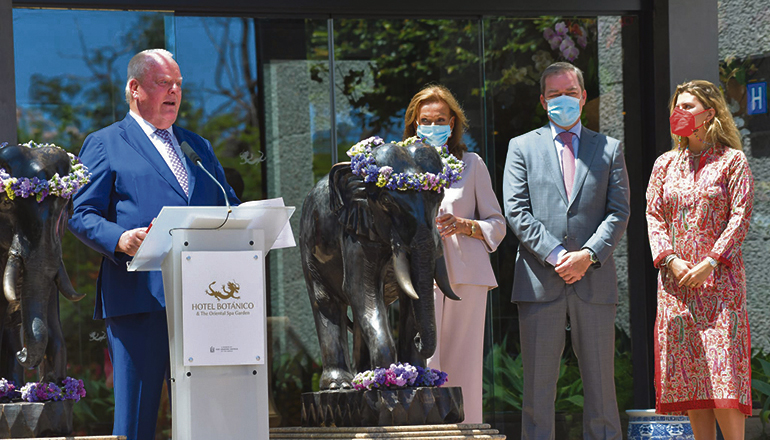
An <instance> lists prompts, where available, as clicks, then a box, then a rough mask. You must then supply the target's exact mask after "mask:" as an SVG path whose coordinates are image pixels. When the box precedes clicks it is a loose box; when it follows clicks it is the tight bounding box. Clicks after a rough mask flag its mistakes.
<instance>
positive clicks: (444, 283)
mask: <svg viewBox="0 0 770 440" xmlns="http://www.w3.org/2000/svg"><path fill="white" fill-rule="evenodd" d="M434 279H435V280H436V285H438V288H439V289H441V291H442V292H444V295H445V296H446V297H447V298H449V299H453V300H455V301H462V298H460V297H459V296H457V295H456V294H455V292H454V290H452V285H451V283H450V282H449V274H448V273H447V271H446V262H445V261H444V256H443V255H442V256H440V257H438V258H436V273H435V274H434Z"/></svg>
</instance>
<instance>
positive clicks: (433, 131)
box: [417, 125, 452, 147]
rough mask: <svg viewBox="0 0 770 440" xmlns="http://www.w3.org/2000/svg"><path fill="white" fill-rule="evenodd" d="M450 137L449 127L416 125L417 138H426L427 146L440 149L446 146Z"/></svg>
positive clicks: (450, 129)
mask: <svg viewBox="0 0 770 440" xmlns="http://www.w3.org/2000/svg"><path fill="white" fill-rule="evenodd" d="M451 135H452V127H451V126H449V125H418V126H417V136H420V137H421V138H426V140H427V142H428V145H432V146H434V147H440V146H442V145H444V144H446V141H447V140H449V136H451Z"/></svg>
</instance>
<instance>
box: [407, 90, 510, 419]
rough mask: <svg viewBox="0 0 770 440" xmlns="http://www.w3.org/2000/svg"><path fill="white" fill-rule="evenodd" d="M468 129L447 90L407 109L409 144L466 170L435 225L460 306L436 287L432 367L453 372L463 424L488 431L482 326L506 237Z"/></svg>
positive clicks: (419, 98)
mask: <svg viewBox="0 0 770 440" xmlns="http://www.w3.org/2000/svg"><path fill="white" fill-rule="evenodd" d="M466 128H467V122H466V118H465V113H464V112H463V110H462V108H461V107H460V105H459V104H458V103H457V100H456V99H455V97H454V96H453V95H452V92H450V91H449V89H447V88H446V87H444V86H440V85H429V86H427V87H425V88H423V89H422V90H421V91H420V92H419V93H417V94H416V95H415V96H414V97H413V98H412V101H411V102H410V103H409V107H407V109H406V116H405V129H404V139H406V138H409V137H412V136H415V135H417V136H420V137H422V138H424V139H425V141H426V142H427V143H429V144H431V145H433V146H441V145H444V144H446V145H447V147H448V149H449V152H450V153H451V154H453V155H454V156H456V157H457V158H458V159H462V160H463V161H464V162H465V170H464V171H463V173H462V179H461V180H460V181H458V182H457V183H455V184H454V185H452V186H451V187H450V188H448V189H447V190H446V192H445V195H444V201H443V202H442V203H441V207H440V209H439V216H438V218H437V219H436V226H437V227H438V229H439V231H440V232H441V237H442V238H443V240H444V258H445V261H446V265H447V269H448V272H449V280H450V282H451V283H452V289H453V290H454V292H455V293H456V294H457V295H458V296H460V297H461V298H462V301H459V302H458V301H452V300H447V299H446V297H445V296H444V295H443V294H442V293H441V291H440V290H439V288H438V287H436V286H435V285H434V294H435V299H436V334H437V338H438V341H437V347H436V352H435V354H434V355H433V357H431V358H430V359H428V366H429V367H431V368H436V369H439V370H442V371H445V372H447V374H448V376H449V380H448V382H447V383H446V385H445V386H460V387H462V390H463V403H464V406H465V423H482V373H483V356H484V321H485V319H484V318H485V312H486V304H487V291H488V290H490V289H493V288H495V287H497V280H496V279H495V275H494V273H493V271H492V265H491V264H490V262H489V256H488V254H489V253H491V252H494V251H495V250H496V249H497V246H498V245H499V244H500V242H501V241H502V240H503V237H505V231H506V229H505V219H504V218H503V214H502V211H501V209H500V204H499V203H498V201H497V196H496V195H495V193H494V190H493V189H492V181H491V179H490V177H489V171H488V170H487V167H486V166H485V165H484V162H483V161H482V159H481V157H479V155H477V154H476V153H471V152H468V151H467V150H468V149H467V147H466V146H465V144H464V143H463V142H462V136H463V132H464V131H465V129H466Z"/></svg>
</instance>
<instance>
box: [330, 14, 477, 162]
mask: <svg viewBox="0 0 770 440" xmlns="http://www.w3.org/2000/svg"><path fill="white" fill-rule="evenodd" d="M478 38H479V29H478V22H477V21H474V20H413V19H403V20H365V19H338V20H335V21H334V41H335V54H334V56H335V60H336V63H335V69H336V72H337V73H336V75H337V80H336V81H337V84H336V87H335V90H336V93H337V98H336V100H335V101H336V109H335V111H336V113H337V127H336V129H337V140H338V154H339V160H340V161H343V160H348V157H347V156H346V155H345V152H346V151H347V149H348V148H350V146H352V145H353V144H355V143H356V142H358V141H359V140H361V139H365V138H367V137H370V136H375V135H376V136H380V137H382V138H383V139H385V140H388V141H390V140H401V137H402V134H403V132H404V126H403V124H404V113H405V111H406V106H407V105H408V104H409V101H410V100H411V99H412V96H414V94H415V93H417V92H418V91H419V90H420V89H421V88H423V87H424V86H425V85H427V84H429V83H439V84H443V85H444V86H446V87H448V88H449V89H450V90H451V91H452V92H453V93H454V94H455V96H456V97H457V99H458V101H459V102H460V104H461V105H462V106H463V109H464V110H465V113H466V114H467V116H468V119H469V122H470V131H469V132H468V133H467V134H466V136H465V142H466V144H467V145H468V148H469V150H471V151H480V148H481V143H482V142H481V126H482V123H483V121H482V117H481V108H482V107H481V94H480V87H481V81H480V72H481V70H480V64H479V63H480V60H481V56H480V54H479V42H478Z"/></svg>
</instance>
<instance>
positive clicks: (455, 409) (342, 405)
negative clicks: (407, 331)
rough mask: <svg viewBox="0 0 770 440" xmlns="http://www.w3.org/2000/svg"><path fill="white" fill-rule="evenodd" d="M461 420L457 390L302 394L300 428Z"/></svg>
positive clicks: (462, 415) (432, 388)
mask: <svg viewBox="0 0 770 440" xmlns="http://www.w3.org/2000/svg"><path fill="white" fill-rule="evenodd" d="M464 418H465V414H464V413H463V394H462V390H461V389H460V387H438V388H435V387H419V388H405V389H400V390H382V391H380V390H370V391H355V390H343V391H321V392H318V393H303V394H302V426H326V427H329V426H346V427H359V426H402V425H439V424H444V423H460V422H462V421H463V419H464Z"/></svg>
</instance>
